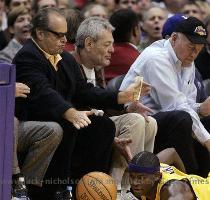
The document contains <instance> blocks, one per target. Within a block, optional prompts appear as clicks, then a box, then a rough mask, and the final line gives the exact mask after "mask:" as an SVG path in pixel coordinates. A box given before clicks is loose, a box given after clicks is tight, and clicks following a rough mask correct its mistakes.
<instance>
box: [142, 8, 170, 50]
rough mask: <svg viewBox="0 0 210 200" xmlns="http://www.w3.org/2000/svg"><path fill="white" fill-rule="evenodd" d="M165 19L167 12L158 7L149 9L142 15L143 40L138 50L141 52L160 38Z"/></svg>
mask: <svg viewBox="0 0 210 200" xmlns="http://www.w3.org/2000/svg"><path fill="white" fill-rule="evenodd" d="M166 19H167V11H166V10H164V9H162V8H159V7H151V8H150V9H148V10H147V11H145V12H144V13H143V18H142V30H143V38H142V40H141V43H140V45H139V50H140V51H143V50H144V49H145V48H146V47H148V46H149V45H150V44H152V43H153V42H155V41H156V40H160V39H161V38H162V35H161V33H162V28H163V24H164V23H165V21H166Z"/></svg>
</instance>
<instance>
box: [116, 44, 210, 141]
mask: <svg viewBox="0 0 210 200" xmlns="http://www.w3.org/2000/svg"><path fill="white" fill-rule="evenodd" d="M181 64H182V63H181V61H180V60H179V59H178V58H177V56H176V54H175V52H174V50H173V48H172V46H171V43H170V41H169V40H159V41H157V42H154V43H153V44H151V45H150V46H149V47H148V48H146V49H145V50H144V51H143V52H142V53H141V54H140V55H139V57H138V58H137V59H136V61H135V62H134V63H133V65H132V66H131V68H130V70H129V71H128V73H127V75H126V76H125V78H124V80H123V82H122V85H121V87H120V90H125V89H126V88H127V87H128V85H129V84H131V83H132V82H133V81H134V78H135V77H136V76H138V75H141V76H143V77H144V81H145V82H148V83H149V84H151V87H152V88H151V92H150V94H149V95H146V96H143V97H141V102H142V103H143V104H144V105H146V106H148V107H149V108H151V109H153V110H154V112H155V113H157V112H160V111H173V110H183V111H186V112H188V113H189V114H190V115H191V117H192V121H193V126H192V129H193V132H194V134H195V137H196V138H197V139H198V141H200V142H201V143H204V142H206V141H207V140H208V139H210V134H209V133H208V132H207V130H206V129H205V128H204V126H203V125H202V123H201V122H200V118H199V116H198V114H197V109H198V106H199V105H200V104H199V103H196V95H197V89H196V87H195V85H194V77H195V66H194V63H192V64H191V65H190V66H187V67H185V68H183V67H181Z"/></svg>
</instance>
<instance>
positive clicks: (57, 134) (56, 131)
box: [49, 122, 63, 144]
mask: <svg viewBox="0 0 210 200" xmlns="http://www.w3.org/2000/svg"><path fill="white" fill-rule="evenodd" d="M49 128H50V132H51V138H53V140H54V141H56V143H58V144H59V143H60V142H61V140H62V138H63V129H62V128H61V126H60V125H59V124H58V123H56V122H50V124H49Z"/></svg>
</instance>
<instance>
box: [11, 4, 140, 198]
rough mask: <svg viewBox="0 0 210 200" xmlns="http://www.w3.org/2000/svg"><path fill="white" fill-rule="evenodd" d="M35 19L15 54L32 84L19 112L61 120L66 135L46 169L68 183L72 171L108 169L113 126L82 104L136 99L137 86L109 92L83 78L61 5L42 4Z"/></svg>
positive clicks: (114, 104)
mask: <svg viewBox="0 0 210 200" xmlns="http://www.w3.org/2000/svg"><path fill="white" fill-rule="evenodd" d="M32 25H33V28H32V39H31V40H29V41H28V42H27V43H26V44H25V45H24V46H23V48H22V49H21V50H20V51H19V52H18V53H17V55H16V56H15V58H14V60H13V63H15V64H16V67H17V80H18V81H19V82H23V83H25V84H27V85H28V86H29V87H30V88H31V93H30V95H29V96H28V98H27V99H25V100H22V99H21V100H19V101H18V102H17V108H18V109H17V111H16V114H17V116H18V118H19V119H20V120H40V121H47V120H51V121H56V122H58V123H59V124H60V125H61V126H62V128H63V130H64V135H63V140H62V142H61V144H60V146H59V148H58V150H57V152H56V154H55V156H54V158H53V161H52V162H51V167H50V169H49V170H48V172H53V178H55V177H58V178H62V179H65V180H64V182H65V183H69V182H68V179H66V178H68V177H70V175H71V177H72V176H74V177H76V178H80V177H81V176H83V175H84V174H86V173H87V172H90V171H103V172H108V168H109V159H110V153H111V146H112V142H113V139H114V133H115V126H114V124H113V122H112V121H111V120H110V119H109V118H107V117H99V116H93V113H92V112H91V111H88V110H86V111H81V110H82V108H84V107H86V108H87V107H95V108H110V107H111V108H118V107H120V106H119V105H118V104H124V103H127V102H129V101H133V98H134V97H133V96H134V92H135V91H136V88H135V87H133V86H130V87H129V88H128V89H127V90H126V91H124V92H109V91H106V90H103V89H100V88H95V87H93V86H92V84H87V83H86V82H85V80H84V79H83V77H82V75H81V72H80V70H79V67H78V66H77V63H76V61H75V60H74V58H73V57H72V56H71V55H69V53H66V52H63V48H64V46H65V43H66V37H65V34H66V32H67V23H66V19H65V17H64V16H63V15H62V13H60V11H59V10H57V9H55V8H46V9H43V10H40V12H39V13H38V14H37V15H36V16H35V18H34V19H33V20H32ZM48 174H50V177H52V173H48ZM53 180H55V179H53ZM66 180H67V182H66ZM64 182H63V183H64ZM52 183H53V182H52ZM61 183H62V182H61ZM50 199H52V197H50Z"/></svg>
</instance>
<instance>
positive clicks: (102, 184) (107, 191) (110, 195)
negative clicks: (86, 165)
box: [86, 174, 112, 199]
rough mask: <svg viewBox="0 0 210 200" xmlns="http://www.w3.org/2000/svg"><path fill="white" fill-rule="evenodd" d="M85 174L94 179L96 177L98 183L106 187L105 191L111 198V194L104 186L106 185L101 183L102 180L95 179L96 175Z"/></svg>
mask: <svg viewBox="0 0 210 200" xmlns="http://www.w3.org/2000/svg"><path fill="white" fill-rule="evenodd" d="M86 176H89V177H91V178H94V179H96V180H97V181H98V182H99V183H101V185H103V186H104V188H105V189H106V191H107V192H108V194H109V196H110V197H111V199H112V195H111V194H110V192H109V190H108V189H107V188H106V186H105V185H104V184H103V182H102V181H100V180H99V179H97V178H96V177H94V176H91V175H90V174H86Z"/></svg>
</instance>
